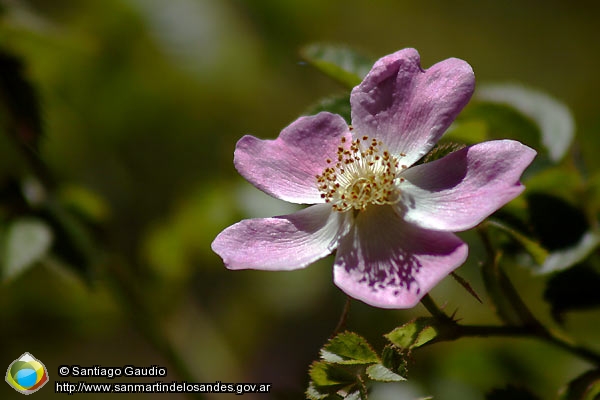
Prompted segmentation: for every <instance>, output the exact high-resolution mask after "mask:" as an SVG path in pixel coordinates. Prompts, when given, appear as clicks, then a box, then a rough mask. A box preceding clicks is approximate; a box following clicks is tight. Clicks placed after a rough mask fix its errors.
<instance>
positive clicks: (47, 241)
mask: <svg viewBox="0 0 600 400" xmlns="http://www.w3.org/2000/svg"><path fill="white" fill-rule="evenodd" d="M52 240H53V234H52V230H51V229H50V227H49V226H48V225H47V224H46V223H45V222H44V221H41V220H38V219H33V218H23V219H19V220H17V221H15V222H13V223H12V224H11V225H10V226H9V227H8V230H7V232H6V235H5V242H4V255H3V260H2V267H3V268H2V269H3V271H2V272H3V278H4V279H9V278H14V277H15V276H17V275H19V274H21V273H23V272H24V271H25V270H27V268H29V267H31V266H33V265H34V264H35V263H36V262H37V261H39V260H41V259H42V257H44V255H45V254H46V253H47V252H48V250H49V249H50V246H51V244H52Z"/></svg>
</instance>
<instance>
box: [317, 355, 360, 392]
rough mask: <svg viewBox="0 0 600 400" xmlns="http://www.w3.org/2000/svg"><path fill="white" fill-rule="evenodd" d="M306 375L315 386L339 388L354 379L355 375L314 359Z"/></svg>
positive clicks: (334, 365)
mask: <svg viewBox="0 0 600 400" xmlns="http://www.w3.org/2000/svg"><path fill="white" fill-rule="evenodd" d="M308 375H309V376H310V379H311V381H312V383H313V384H314V385H315V386H316V387H335V388H341V387H343V386H346V385H349V384H352V383H354V382H355V381H356V375H354V374H353V373H352V371H350V370H349V369H347V368H344V367H343V366H341V365H337V364H333V363H330V362H327V361H315V362H314V363H313V364H312V365H311V367H310V370H309V372H308Z"/></svg>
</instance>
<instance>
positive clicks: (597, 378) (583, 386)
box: [560, 369, 600, 400]
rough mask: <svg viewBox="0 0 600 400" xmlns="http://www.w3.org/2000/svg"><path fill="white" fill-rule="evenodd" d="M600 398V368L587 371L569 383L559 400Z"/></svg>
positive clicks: (592, 399) (594, 399)
mask: <svg viewBox="0 0 600 400" xmlns="http://www.w3.org/2000/svg"><path fill="white" fill-rule="evenodd" d="M598 398H600V369H595V370H592V371H588V372H586V373H584V374H583V375H581V376H579V377H578V378H576V379H575V380H573V381H571V382H570V383H569V386H567V388H566V389H565V390H564V392H563V393H562V394H561V396H560V400H597V399H598Z"/></svg>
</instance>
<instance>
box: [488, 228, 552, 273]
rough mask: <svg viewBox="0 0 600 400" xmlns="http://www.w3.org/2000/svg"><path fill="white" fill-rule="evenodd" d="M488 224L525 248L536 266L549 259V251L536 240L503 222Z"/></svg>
mask: <svg viewBox="0 0 600 400" xmlns="http://www.w3.org/2000/svg"><path fill="white" fill-rule="evenodd" d="M487 223H488V225H489V226H492V227H494V228H496V229H499V230H501V231H502V232H504V233H507V234H508V235H509V236H510V237H511V238H513V239H514V240H515V241H517V242H518V243H519V244H520V245H521V246H523V248H524V249H525V250H526V251H527V252H528V253H529V254H530V255H531V256H532V257H533V260H534V261H535V263H536V264H538V265H542V264H543V263H544V261H546V258H547V257H548V251H547V250H546V249H544V248H543V247H542V245H540V244H539V243H538V242H536V241H535V240H533V239H530V238H528V237H527V236H525V235H524V234H522V233H521V232H519V231H517V230H515V229H513V228H511V227H510V226H508V225H505V224H503V223H501V222H498V221H494V220H488V222H487Z"/></svg>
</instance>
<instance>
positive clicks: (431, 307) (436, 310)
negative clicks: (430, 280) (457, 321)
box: [421, 294, 451, 321]
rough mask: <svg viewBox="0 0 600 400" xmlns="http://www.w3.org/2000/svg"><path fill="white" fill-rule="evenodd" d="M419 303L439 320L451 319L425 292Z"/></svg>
mask: <svg viewBox="0 0 600 400" xmlns="http://www.w3.org/2000/svg"><path fill="white" fill-rule="evenodd" d="M421 304H423V306H424V307H425V308H426V309H427V311H429V313H430V314H431V315H432V316H434V317H435V318H437V319H439V320H442V321H444V320H451V318H450V317H449V316H448V315H446V313H445V312H444V311H443V310H442V309H441V308H440V307H439V306H438V305H437V304H436V303H435V301H433V298H432V297H431V296H430V295H429V294H426V295H425V296H423V298H422V299H421Z"/></svg>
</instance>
